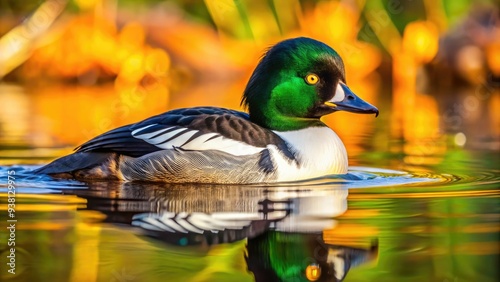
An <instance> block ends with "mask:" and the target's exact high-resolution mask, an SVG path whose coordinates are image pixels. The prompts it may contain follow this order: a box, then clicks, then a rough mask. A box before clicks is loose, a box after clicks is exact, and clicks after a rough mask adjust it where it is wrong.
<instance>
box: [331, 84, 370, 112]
mask: <svg viewBox="0 0 500 282" xmlns="http://www.w3.org/2000/svg"><path fill="white" fill-rule="evenodd" d="M325 104H326V105H327V106H329V107H332V108H333V109H334V110H335V111H346V112H351V113H358V114H375V117H376V116H378V109H377V108H376V107H374V106H372V105H371V104H370V103H367V102H365V101H363V100H362V99H361V98H359V97H358V96H356V95H355V94H354V93H353V92H352V91H351V89H349V87H347V85H345V84H344V83H342V82H339V83H338V85H337V89H336V91H335V95H334V96H333V98H332V99H331V100H330V101H327V102H326V103H325Z"/></svg>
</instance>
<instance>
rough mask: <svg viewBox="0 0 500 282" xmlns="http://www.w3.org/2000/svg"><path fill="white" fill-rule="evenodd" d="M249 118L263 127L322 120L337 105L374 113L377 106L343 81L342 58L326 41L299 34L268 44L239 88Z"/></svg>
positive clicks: (312, 123)
mask: <svg viewBox="0 0 500 282" xmlns="http://www.w3.org/2000/svg"><path fill="white" fill-rule="evenodd" d="M242 105H245V106H247V108H248V110H249V113H250V119H251V120H252V121H253V122H255V123H257V124H259V125H261V126H263V127H266V128H269V129H272V130H278V131H288V130H298V129H302V128H306V127H309V126H324V124H323V123H322V122H321V121H320V118H321V117H322V116H324V115H326V114H330V113H333V112H335V111H339V110H345V111H350V112H356V113H375V114H378V110H377V108H375V107H374V106H372V105H370V104H368V103H366V102H365V101H363V100H361V99H360V98H358V97H357V96H356V95H354V93H352V91H351V90H350V89H349V88H348V87H347V86H346V80H345V70H344V63H343V62H342V59H341V58H340V56H339V55H338V54H337V52H335V50H333V49H332V48H331V47H329V46H328V45H326V44H324V43H322V42H319V41H316V40H314V39H310V38H305V37H299V38H293V39H288V40H285V41H281V42H279V43H278V44H276V45H274V46H273V47H271V48H270V49H269V50H268V51H267V52H266V53H265V55H264V56H263V57H262V59H261V61H260V62H259V64H258V65H257V67H256V68H255V70H254V72H253V74H252V76H251V77H250V80H249V82H248V84H247V87H246V89H245V92H244V94H243V99H242Z"/></svg>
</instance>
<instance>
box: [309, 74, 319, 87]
mask: <svg viewBox="0 0 500 282" xmlns="http://www.w3.org/2000/svg"><path fill="white" fill-rule="evenodd" d="M306 82H307V84H310V85H314V84H316V83H318V82H319V76H318V75H316V74H314V73H310V74H308V75H306Z"/></svg>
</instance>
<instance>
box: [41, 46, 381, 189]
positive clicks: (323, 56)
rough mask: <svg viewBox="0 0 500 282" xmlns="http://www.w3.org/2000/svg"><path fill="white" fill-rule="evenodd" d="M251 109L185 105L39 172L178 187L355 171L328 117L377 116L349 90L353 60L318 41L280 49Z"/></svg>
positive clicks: (253, 93)
mask: <svg viewBox="0 0 500 282" xmlns="http://www.w3.org/2000/svg"><path fill="white" fill-rule="evenodd" d="M241 103H242V105H244V106H245V107H246V108H247V109H248V113H244V112H240V111H234V110H229V109H224V108H215V107H195V108H186V109H176V110H172V111H168V112H166V113H163V114H160V115H157V116H153V117H150V118H148V119H146V120H143V121H141V122H138V123H135V124H130V125H125V126H122V127H119V128H116V129H113V130H111V131H108V132H106V133H104V134H102V135H99V136H97V137H95V138H94V139H91V140H90V141H88V142H86V143H84V144H83V145H81V146H79V147H78V148H76V152H75V153H73V154H71V155H68V156H65V157H62V158H59V159H57V160H55V161H53V162H52V163H50V164H48V165H46V166H44V167H41V168H39V169H37V170H35V172H36V173H44V174H49V175H53V176H55V177H65V178H76V179H118V180H123V181H136V180H137V181H162V182H173V183H270V182H284V181H297V180H304V179H309V178H315V177H320V176H324V175H328V174H345V173H347V166H348V163H347V152H346V149H345V147H344V144H343V143H342V141H341V140H340V138H339V137H338V136H337V134H335V132H334V131H333V130H332V129H330V128H329V127H328V126H326V124H324V123H323V122H322V121H321V120H320V118H321V117H322V116H324V115H327V114H331V113H334V112H336V111H342V110H343V111H348V112H353V113H368V114H371V113H374V114H376V115H378V110H377V108H375V107H374V106H372V105H370V104H368V103H367V102H365V101H363V100H362V99H360V98H359V97H357V96H356V95H354V93H353V92H352V91H351V90H350V89H349V88H348V87H347V85H346V80H345V72H344V64H343V62H342V59H341V58H340V56H339V55H338V54H337V52H335V51H334V50H333V49H332V48H330V47H329V46H327V45H326V44H324V43H322V42H319V41H316V40H313V39H310V38H304V37H300V38H294V39H288V40H284V41H282V42H279V43H278V44H276V45H274V46H273V47H271V48H270V49H269V50H268V51H267V52H266V53H265V55H264V56H263V57H262V59H261V60H260V62H259V64H258V65H257V67H256V68H255V70H254V72H253V74H252V76H251V77H250V80H249V82H248V84H247V86H246V89H245V91H244V93H243V98H242V102H241Z"/></svg>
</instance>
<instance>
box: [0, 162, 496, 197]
mask: <svg viewBox="0 0 500 282" xmlns="http://www.w3.org/2000/svg"><path fill="white" fill-rule="evenodd" d="M37 167H38V166H30V165H24V166H0V179H6V177H7V173H8V171H12V170H13V171H15V176H16V188H18V189H19V190H18V192H24V193H57V192H62V191H64V190H68V189H71V190H72V189H86V188H87V187H88V186H87V184H85V183H84V182H80V181H76V180H59V179H53V178H51V177H50V176H47V175H34V174H32V173H31V171H32V170H33V169H35V168H37ZM499 182H500V177H499V175H498V173H496V172H495V171H482V172H481V173H479V174H475V175H474V176H471V175H454V174H433V173H430V172H428V173H423V172H418V173H412V172H404V171H398V170H390V169H381V168H371V167H350V169H349V173H348V174H346V175H330V176H326V177H322V178H317V179H312V180H306V181H299V182H293V183H292V182H289V183H280V184H272V185H264V186H265V187H267V188H271V187H288V186H295V187H296V186H297V185H299V186H314V187H318V188H320V189H321V188H323V189H345V188H348V189H354V188H377V187H378V188H379V187H391V188H395V187H398V186H405V187H408V186H410V187H417V186H418V187H422V186H424V187H425V186H447V185H470V184H471V183H474V184H478V185H479V184H490V183H499ZM253 186H259V187H261V186H263V185H253ZM6 189H7V187H6V183H0V192H5V191H6ZM315 189H316V188H315Z"/></svg>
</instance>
